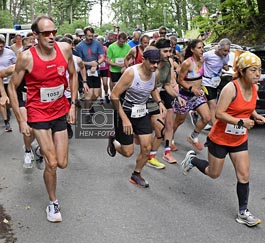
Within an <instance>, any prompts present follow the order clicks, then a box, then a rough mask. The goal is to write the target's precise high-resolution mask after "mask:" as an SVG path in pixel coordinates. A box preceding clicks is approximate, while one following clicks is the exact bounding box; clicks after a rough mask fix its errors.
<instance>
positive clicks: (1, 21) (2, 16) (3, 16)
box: [0, 10, 13, 28]
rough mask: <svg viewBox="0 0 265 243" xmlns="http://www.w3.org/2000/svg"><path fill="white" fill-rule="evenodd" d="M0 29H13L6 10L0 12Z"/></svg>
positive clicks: (10, 18)
mask: <svg viewBox="0 0 265 243" xmlns="http://www.w3.org/2000/svg"><path fill="white" fill-rule="evenodd" d="M0 28H13V22H12V16H11V15H10V13H9V11H7V10H0Z"/></svg>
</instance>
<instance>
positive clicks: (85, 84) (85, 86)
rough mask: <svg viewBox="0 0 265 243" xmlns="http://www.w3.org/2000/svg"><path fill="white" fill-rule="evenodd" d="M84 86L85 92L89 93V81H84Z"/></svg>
mask: <svg viewBox="0 0 265 243" xmlns="http://www.w3.org/2000/svg"><path fill="white" fill-rule="evenodd" d="M83 87H84V91H85V93H87V92H88V91H89V87H88V85H87V83H83Z"/></svg>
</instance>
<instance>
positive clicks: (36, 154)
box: [33, 145, 45, 170]
mask: <svg viewBox="0 0 265 243" xmlns="http://www.w3.org/2000/svg"><path fill="white" fill-rule="evenodd" d="M33 154H34V158H35V163H36V167H37V168H38V169H39V170H44V168H45V160H44V158H43V156H42V154H41V152H40V146H39V145H37V146H36V147H35V148H33Z"/></svg>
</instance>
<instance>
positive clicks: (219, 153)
mask: <svg viewBox="0 0 265 243" xmlns="http://www.w3.org/2000/svg"><path fill="white" fill-rule="evenodd" d="M207 146H208V151H209V152H210V153H211V154H212V155H213V156H215V157H216V158H219V159H224V158H225V156H226V155H227V154H228V153H236V152H240V151H246V150H248V140H247V141H246V142H244V143H242V144H240V145H239V146H236V147H234V146H233V147H230V146H225V145H219V144H216V143H214V142H212V141H211V140H210V138H209V137H207Z"/></svg>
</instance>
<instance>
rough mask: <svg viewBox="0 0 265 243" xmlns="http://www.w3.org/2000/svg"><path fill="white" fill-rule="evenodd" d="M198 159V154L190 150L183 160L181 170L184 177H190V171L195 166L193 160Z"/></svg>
mask: <svg viewBox="0 0 265 243" xmlns="http://www.w3.org/2000/svg"><path fill="white" fill-rule="evenodd" d="M194 157H196V153H195V152H194V151H193V150H190V151H189V152H188V153H187V154H186V156H185V159H184V160H182V162H181V163H180V164H181V168H182V172H183V174H184V175H188V173H189V172H190V170H191V169H192V168H193V165H192V164H191V160H192V159H193V158H194Z"/></svg>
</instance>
